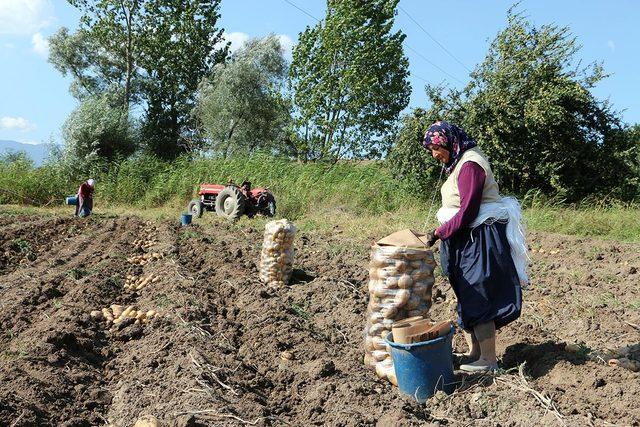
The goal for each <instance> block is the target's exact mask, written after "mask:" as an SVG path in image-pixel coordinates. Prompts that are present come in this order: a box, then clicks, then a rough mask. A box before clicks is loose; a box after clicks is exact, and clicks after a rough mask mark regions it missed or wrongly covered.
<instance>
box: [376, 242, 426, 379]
mask: <svg viewBox="0 0 640 427" xmlns="http://www.w3.org/2000/svg"><path fill="white" fill-rule="evenodd" d="M369 267H370V268H369V307H368V309H367V321H366V327H365V355H364V363H365V365H366V366H368V367H370V368H372V369H375V371H376V374H377V375H378V377H380V378H387V379H388V380H389V381H390V382H391V383H392V384H394V385H397V380H396V375H395V371H394V369H393V360H392V359H391V352H390V351H389V350H388V349H387V345H386V343H385V338H386V337H387V334H388V333H389V332H391V326H392V325H393V324H394V323H395V322H397V321H400V320H402V319H406V318H409V317H414V316H423V317H427V314H428V313H429V309H430V308H431V290H432V288H433V283H434V277H433V270H434V268H435V260H434V258H433V253H432V252H431V251H430V250H421V249H406V248H399V247H395V246H378V245H374V246H372V248H371V262H370V264H369Z"/></svg>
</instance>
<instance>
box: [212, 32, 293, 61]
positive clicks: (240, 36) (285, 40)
mask: <svg viewBox="0 0 640 427" xmlns="http://www.w3.org/2000/svg"><path fill="white" fill-rule="evenodd" d="M222 37H223V38H224V42H223V43H226V42H231V46H229V53H234V52H235V51H236V50H238V49H240V48H241V47H242V46H244V45H245V43H246V42H247V41H249V39H250V38H251V36H250V35H249V34H247V33H243V32H240V31H236V32H233V33H225V34H223V36H222ZM277 37H278V40H280V44H281V45H282V49H283V50H284V54H285V55H286V56H290V55H291V51H292V50H293V45H294V42H293V40H292V39H291V37H289V36H288V35H286V34H278V35H277ZM216 47H222V46H221V44H219V45H217V46H216Z"/></svg>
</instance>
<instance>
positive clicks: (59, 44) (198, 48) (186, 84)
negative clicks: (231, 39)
mask: <svg viewBox="0 0 640 427" xmlns="http://www.w3.org/2000/svg"><path fill="white" fill-rule="evenodd" d="M68 2H69V3H70V4H71V5H73V6H75V7H76V8H78V9H79V10H80V12H81V13H82V17H81V20H80V28H79V30H78V32H77V33H75V34H70V33H69V31H68V30H67V29H65V28H63V29H61V30H60V31H59V32H58V33H57V34H56V35H55V36H54V37H53V38H52V39H51V42H52V49H51V54H50V61H51V62H52V63H53V64H54V65H55V66H56V68H58V69H59V70H60V71H62V72H63V73H65V74H66V73H70V74H71V75H72V76H74V82H73V83H72V92H73V93H75V94H76V95H77V96H78V97H79V98H81V99H83V98H85V97H87V96H96V95H99V94H100V92H104V91H105V90H109V92H111V93H114V92H115V91H116V90H117V91H118V92H119V93H120V94H121V95H120V96H121V102H120V104H121V105H122V107H123V108H124V109H125V110H126V111H128V110H129V108H130V107H131V106H133V105H139V106H141V107H142V108H144V111H145V114H144V116H145V117H144V121H143V126H142V129H143V133H144V135H145V137H146V141H147V142H148V145H147V148H148V150H149V151H151V152H153V153H155V154H157V155H159V156H161V157H164V158H173V157H175V156H177V155H178V154H180V152H182V151H183V148H181V146H180V140H181V138H182V137H183V136H184V134H185V133H187V132H188V131H189V125H190V122H189V112H190V111H191V109H192V107H193V104H194V99H195V92H196V89H197V85H198V82H199V81H200V79H202V78H203V77H204V76H206V75H208V74H209V73H210V71H211V69H212V68H213V66H214V65H215V64H216V63H218V62H223V61H224V60H225V58H226V56H227V51H228V44H226V43H224V42H223V36H222V33H223V30H222V29H219V28H217V27H216V24H217V21H218V18H219V17H220V14H219V13H218V9H219V5H220V0H191V1H187V0H68Z"/></svg>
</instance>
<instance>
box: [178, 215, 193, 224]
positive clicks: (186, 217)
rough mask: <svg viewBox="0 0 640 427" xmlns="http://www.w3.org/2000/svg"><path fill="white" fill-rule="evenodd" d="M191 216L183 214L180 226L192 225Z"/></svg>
mask: <svg viewBox="0 0 640 427" xmlns="http://www.w3.org/2000/svg"><path fill="white" fill-rule="evenodd" d="M191 218H192V216H191V214H182V216H181V217H180V224H182V225H189V224H191Z"/></svg>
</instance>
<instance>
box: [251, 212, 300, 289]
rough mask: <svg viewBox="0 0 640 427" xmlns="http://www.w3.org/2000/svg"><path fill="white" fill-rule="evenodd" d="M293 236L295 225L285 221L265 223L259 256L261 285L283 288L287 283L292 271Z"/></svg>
mask: <svg viewBox="0 0 640 427" xmlns="http://www.w3.org/2000/svg"><path fill="white" fill-rule="evenodd" d="M295 235H296V227H295V225H293V223H292V222H290V221H288V220H286V219H281V220H278V221H271V222H268V223H267V225H266V226H265V229H264V241H263V243H262V253H261V256H260V280H261V281H262V282H263V283H265V284H268V285H273V286H284V285H286V284H287V283H288V282H289V280H290V279H291V273H292V271H293V257H294V250H293V239H294V237H295Z"/></svg>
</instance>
